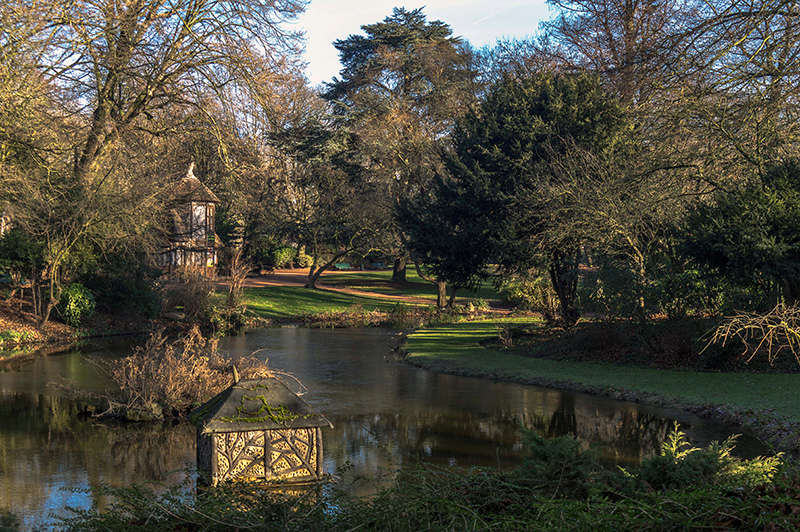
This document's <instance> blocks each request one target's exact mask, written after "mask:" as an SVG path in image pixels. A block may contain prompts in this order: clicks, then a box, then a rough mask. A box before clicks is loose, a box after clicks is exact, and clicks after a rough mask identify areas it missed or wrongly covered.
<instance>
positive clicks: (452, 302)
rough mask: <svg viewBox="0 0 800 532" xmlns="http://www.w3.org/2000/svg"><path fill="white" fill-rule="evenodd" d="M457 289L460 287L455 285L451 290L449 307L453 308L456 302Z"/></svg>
mask: <svg viewBox="0 0 800 532" xmlns="http://www.w3.org/2000/svg"><path fill="white" fill-rule="evenodd" d="M456 290H458V287H457V286H455V285H453V286H452V289H451V291H450V299H449V300H448V301H447V306H448V308H453V306H454V305H455V303H456Z"/></svg>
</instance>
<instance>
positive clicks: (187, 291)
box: [165, 267, 214, 321]
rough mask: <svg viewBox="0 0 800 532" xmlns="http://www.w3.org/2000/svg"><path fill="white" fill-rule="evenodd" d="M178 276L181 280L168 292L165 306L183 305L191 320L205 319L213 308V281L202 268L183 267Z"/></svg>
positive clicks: (169, 307) (175, 306)
mask: <svg viewBox="0 0 800 532" xmlns="http://www.w3.org/2000/svg"><path fill="white" fill-rule="evenodd" d="M178 276H179V282H177V283H175V284H174V285H173V286H171V287H170V288H169V290H168V292H167V300H166V304H165V306H166V307H167V308H168V309H171V308H177V307H182V308H183V312H184V313H185V314H186V317H187V318H189V320H192V321H199V320H202V319H204V317H205V316H207V314H208V311H209V309H210V308H211V294H212V292H213V290H214V283H213V281H212V280H211V279H210V278H209V277H208V275H207V274H206V272H205V271H204V270H203V269H202V268H190V267H189V268H183V269H182V270H180V271H179V272H178Z"/></svg>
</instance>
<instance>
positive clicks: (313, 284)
mask: <svg viewBox="0 0 800 532" xmlns="http://www.w3.org/2000/svg"><path fill="white" fill-rule="evenodd" d="M321 274H322V267H319V268H317V259H314V262H313V263H312V264H311V267H310V268H309V269H308V279H307V280H306V288H311V289H312V290H316V289H317V281H318V280H319V276H320V275H321Z"/></svg>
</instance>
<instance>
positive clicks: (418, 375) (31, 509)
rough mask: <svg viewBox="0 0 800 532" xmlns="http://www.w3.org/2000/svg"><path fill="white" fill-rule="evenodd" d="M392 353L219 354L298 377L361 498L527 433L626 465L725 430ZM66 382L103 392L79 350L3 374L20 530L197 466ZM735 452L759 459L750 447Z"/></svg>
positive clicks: (290, 336) (266, 336) (5, 430)
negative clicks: (567, 441) (400, 474)
mask: <svg viewBox="0 0 800 532" xmlns="http://www.w3.org/2000/svg"><path fill="white" fill-rule="evenodd" d="M391 343H392V336H391V333H388V332H386V331H381V330H375V329H372V330H336V331H331V330H308V329H272V330H264V331H258V332H255V333H252V334H248V335H247V336H244V337H238V338H231V339H226V340H225V341H224V342H223V343H222V347H223V348H224V349H227V350H229V351H230V352H231V353H232V355H233V356H234V357H235V356H238V355H240V354H242V353H249V352H251V351H253V350H255V349H258V348H261V347H264V348H266V353H268V356H269V359H270V364H271V365H272V366H273V367H276V368H281V369H285V370H288V371H291V372H292V373H294V374H296V375H297V376H298V377H300V379H302V381H303V382H304V383H305V384H306V385H307V386H308V388H309V390H311V391H310V392H309V394H308V395H307V396H306V399H307V400H308V401H309V402H311V403H312V404H313V405H314V406H315V407H316V408H318V409H319V410H320V411H322V412H324V413H325V414H326V415H327V417H329V418H330V419H331V420H332V421H333V423H334V425H335V427H334V428H333V429H331V430H328V429H326V430H325V431H324V433H323V437H324V446H325V453H324V454H325V464H324V467H325V471H326V472H328V473H334V472H336V471H337V470H340V469H342V468H343V467H344V466H347V465H349V468H348V469H347V470H346V471H345V472H344V473H343V474H342V477H343V480H344V481H345V482H346V483H347V485H349V486H352V488H351V489H353V490H354V491H356V492H357V493H360V494H366V493H369V492H371V491H373V490H374V489H375V488H376V487H377V486H379V485H381V484H385V483H386V482H388V481H390V480H391V475H392V473H393V471H395V470H397V469H398V468H400V467H402V466H403V465H405V464H408V463H413V462H417V461H419V460H424V461H428V462H435V463H441V464H452V465H461V466H471V465H482V466H490V467H511V466H513V465H514V464H516V463H518V462H519V460H520V459H521V456H522V452H523V449H522V433H521V430H520V429H521V428H527V429H532V430H536V431H538V432H539V433H541V434H544V435H546V436H559V435H563V434H575V435H576V436H577V437H578V438H579V439H580V441H581V442H582V445H583V446H584V447H589V446H593V447H596V448H597V449H598V452H599V453H600V454H601V456H602V457H603V459H605V460H607V461H609V462H613V463H620V464H627V463H633V462H637V461H639V460H640V459H641V458H642V457H643V456H646V455H649V454H652V453H654V452H656V450H657V448H658V446H659V445H660V443H661V441H663V439H664V436H665V434H666V433H667V431H668V430H669V429H670V428H671V426H672V423H673V419H679V420H680V422H681V423H682V424H683V425H684V427H685V429H686V431H687V432H688V433H689V436H690V437H691V438H692V439H693V440H694V441H695V442H697V443H700V444H705V443H708V442H709V441H711V440H713V439H722V438H725V437H726V436H728V435H729V433H730V430H729V429H727V428H726V427H724V426H720V425H717V424H713V423H708V422H705V421H702V420H700V419H698V418H696V417H693V416H689V415H685V414H682V413H679V412H668V411H664V410H662V409H655V408H647V407H643V406H641V405H636V404H633V403H625V402H618V401H611V400H606V399H602V398H597V397H591V396H588V395H583V394H572V393H563V392H559V391H556V390H552V389H547V388H538V387H532V386H520V385H515V384H508V383H496V382H490V381H485V380H480V379H470V378H463V377H454V376H448V375H440V374H435V373H431V372H427V371H423V370H419V369H416V368H412V367H409V366H406V365H403V364H398V363H395V362H389V361H387V360H385V358H384V355H386V354H387V353H388V352H389V348H390V346H391ZM129 349H130V347H129V346H127V345H104V346H101V347H100V348H97V347H96V348H95V349H94V350H93V352H94V354H95V355H97V356H119V355H120V354H122V353H126V352H128V350H129ZM60 380H64V381H68V382H71V383H74V384H75V385H76V386H78V387H80V388H83V389H88V390H92V391H102V390H104V389H105V388H106V387H107V386H108V382H106V381H105V380H104V379H103V378H102V376H101V375H98V374H97V372H96V370H95V369H94V367H93V366H92V365H90V364H87V363H86V362H85V360H84V359H83V358H82V357H81V354H80V353H77V352H74V353H67V354H62V355H57V356H47V357H39V358H36V359H34V360H33V361H31V362H29V363H27V364H25V365H23V366H21V367H19V368H17V369H15V370H14V371H7V372H4V373H0V508H2V507H9V508H11V509H13V510H14V511H15V512H17V513H18V514H19V515H20V516H21V517H22V518H23V523H24V526H25V527H26V528H29V527H31V526H34V525H41V524H43V523H46V522H47V520H48V516H49V515H50V514H58V515H64V513H65V508H66V507H67V506H72V507H78V508H87V507H90V506H91V505H96V506H98V507H100V508H102V507H104V505H106V504H107V502H108V501H106V500H104V498H103V497H102V496H100V495H98V494H97V492H96V491H95V490H94V489H93V487H94V486H97V485H98V484H99V483H107V484H111V485H116V486H124V485H129V484H131V483H134V482H143V481H159V482H166V483H173V482H178V481H180V480H182V479H183V478H185V471H186V470H187V468H189V469H193V468H194V465H195V432H194V427H192V426H190V425H188V424H177V425H169V424H164V425H141V426H139V425H109V424H107V423H99V422H96V421H92V420H87V419H83V418H81V417H80V416H79V411H80V410H81V409H80V407H79V405H77V404H76V403H74V402H72V401H69V400H66V399H64V398H63V397H60V396H58V394H57V392H55V391H54V390H53V389H51V388H48V386H47V384H48V383H49V382H56V381H60ZM740 449H742V450H743V451H744V454H754V453H758V452H763V449H762V448H761V447H760V446H759V445H758V444H757V442H755V440H753V439H751V438H743V439H742V440H741V442H740ZM356 479H364V480H363V481H360V482H356V483H352V482H351V481H354V480H356ZM76 489H77V490H84V492H82V493H75V491H74V490H76Z"/></svg>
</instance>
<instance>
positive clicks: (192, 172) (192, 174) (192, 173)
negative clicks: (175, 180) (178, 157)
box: [186, 159, 194, 177]
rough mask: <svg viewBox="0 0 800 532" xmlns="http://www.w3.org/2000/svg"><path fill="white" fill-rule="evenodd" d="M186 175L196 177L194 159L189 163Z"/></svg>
mask: <svg viewBox="0 0 800 532" xmlns="http://www.w3.org/2000/svg"><path fill="white" fill-rule="evenodd" d="M186 177H194V159H192V161H191V162H190V163H189V169H188V170H186Z"/></svg>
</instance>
